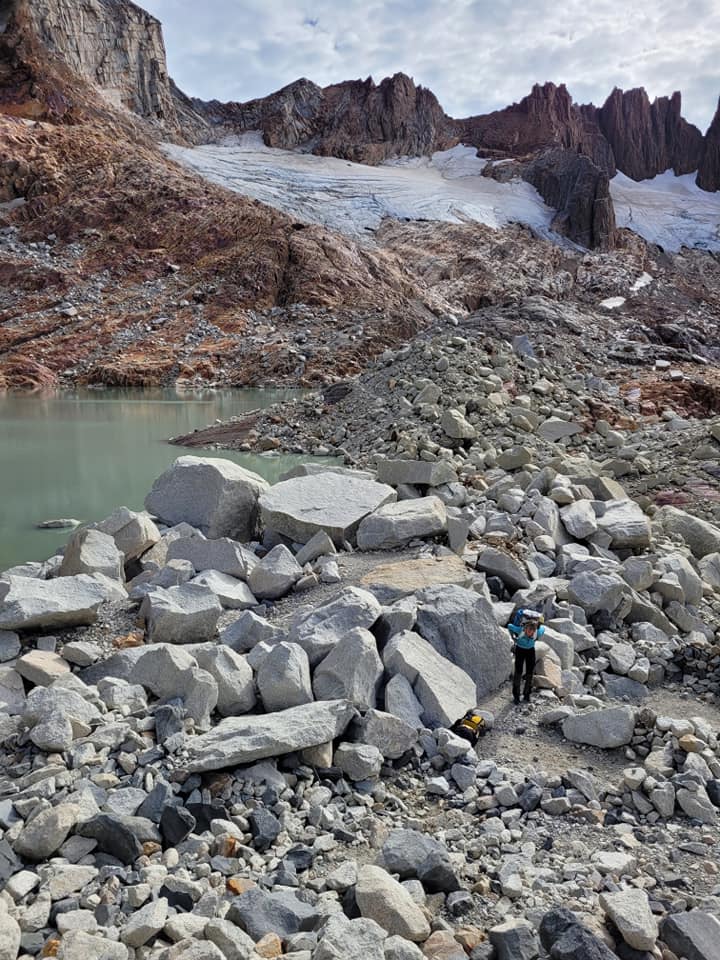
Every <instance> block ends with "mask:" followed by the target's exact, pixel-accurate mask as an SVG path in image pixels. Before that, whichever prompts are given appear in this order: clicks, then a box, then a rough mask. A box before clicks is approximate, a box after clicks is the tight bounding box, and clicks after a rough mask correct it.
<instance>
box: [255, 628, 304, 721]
mask: <svg viewBox="0 0 720 960" xmlns="http://www.w3.org/2000/svg"><path fill="white" fill-rule="evenodd" d="M257 685H258V691H259V693H260V696H261V698H262V702H263V706H264V707H265V709H266V710H267V712H268V713H271V712H274V711H276V710H286V709H288V707H298V706H300V705H301V704H303V703H311V702H312V699H313V692H312V683H311V680H310V662H309V661H308V656H307V654H306V653H305V651H304V650H303V648H302V647H301V646H298V644H297V643H285V642H282V643H278V644H276V645H275V646H274V647H273V648H272V650H270V652H269V653H268V654H267V655H266V656H265V657H264V659H263V661H262V663H261V664H260V668H259V669H258V675H257Z"/></svg>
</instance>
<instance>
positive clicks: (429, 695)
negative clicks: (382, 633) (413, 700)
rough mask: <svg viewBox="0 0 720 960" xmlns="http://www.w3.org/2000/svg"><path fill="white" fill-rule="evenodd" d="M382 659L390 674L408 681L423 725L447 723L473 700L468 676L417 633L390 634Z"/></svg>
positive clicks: (456, 717)
mask: <svg viewBox="0 0 720 960" xmlns="http://www.w3.org/2000/svg"><path fill="white" fill-rule="evenodd" d="M383 662H384V663H385V667H386V669H387V670H388V672H389V673H390V674H391V676H394V675H395V674H401V675H402V676H404V677H405V679H406V680H407V681H408V682H409V683H410V684H411V686H412V689H413V693H414V694H415V696H416V697H417V699H418V700H419V702H420V704H421V705H422V708H423V714H422V719H423V722H424V723H425V724H426V725H427V726H443V727H449V726H451V725H452V724H453V723H454V722H455V721H456V720H457V719H458V718H459V717H461V716H462V715H463V714H464V713H465V712H466V711H467V710H469V709H470V708H471V707H474V706H475V704H476V702H477V691H476V689H475V684H474V682H473V681H472V680H471V678H470V677H469V676H468V675H467V674H466V673H465V672H464V671H463V670H461V669H460V667H457V666H455V664H454V663H451V662H450V660H446V659H445V657H443V656H441V655H440V654H439V653H438V652H437V650H435V648H434V647H433V646H432V645H431V644H429V643H428V642H427V640H423V638H422V637H421V636H419V635H418V634H417V633H413V632H412V631H409V630H407V631H405V632H403V633H399V634H397V635H396V636H394V637H392V638H391V640H390V641H389V642H388V644H387V646H386V647H385V649H384V651H383Z"/></svg>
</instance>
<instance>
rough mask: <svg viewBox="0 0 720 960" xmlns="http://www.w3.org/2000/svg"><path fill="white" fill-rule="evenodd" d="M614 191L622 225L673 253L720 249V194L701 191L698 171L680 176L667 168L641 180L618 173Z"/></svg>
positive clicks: (618, 216) (616, 212) (611, 190)
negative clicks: (698, 182)
mask: <svg viewBox="0 0 720 960" xmlns="http://www.w3.org/2000/svg"><path fill="white" fill-rule="evenodd" d="M610 194H611V196H612V199H613V203H614V204H615V217H616V220H617V224H618V226H620V227H628V228H629V229H630V230H633V231H634V232H635V233H639V234H640V236H641V237H644V238H645V240H647V241H648V242H649V243H656V244H658V246H661V247H662V248H663V249H664V250H667V251H669V252H672V253H676V252H677V251H679V250H680V248H681V247H695V248H698V249H701V250H715V251H717V250H720V193H708V192H707V191H705V190H701V189H700V188H699V187H698V186H697V184H696V183H695V174H694V173H688V174H686V175H685V176H682V177H676V176H675V175H674V174H673V172H672V170H666V171H665V173H661V174H658V176H657V177H654V178H653V179H652V180H641V181H639V182H636V181H635V180H631V179H630V178H629V177H626V176H625V175H624V174H622V173H618V174H617V175H616V176H615V177H613V179H612V180H611V181H610ZM647 282H649V281H647Z"/></svg>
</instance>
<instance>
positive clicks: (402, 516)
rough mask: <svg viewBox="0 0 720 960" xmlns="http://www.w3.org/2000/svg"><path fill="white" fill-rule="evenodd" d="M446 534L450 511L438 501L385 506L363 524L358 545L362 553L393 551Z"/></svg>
mask: <svg viewBox="0 0 720 960" xmlns="http://www.w3.org/2000/svg"><path fill="white" fill-rule="evenodd" d="M445 530H447V511H446V509H445V504H444V503H443V502H442V500H440V499H439V498H438V497H420V498H418V499H417V500H400V501H399V502H398V503H387V504H385V506H383V507H380V508H379V509H378V510H376V511H375V512H374V513H371V514H370V515H369V516H367V517H365V519H364V520H362V521H361V522H360V525H359V527H358V529H357V545H358V548H359V549H360V550H393V549H395V548H396V547H402V546H404V545H405V544H406V543H410V541H411V540H422V539H424V538H426V537H436V536H438V535H439V534H441V533H444V532H445Z"/></svg>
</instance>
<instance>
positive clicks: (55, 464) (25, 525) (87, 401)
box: [0, 389, 307, 571]
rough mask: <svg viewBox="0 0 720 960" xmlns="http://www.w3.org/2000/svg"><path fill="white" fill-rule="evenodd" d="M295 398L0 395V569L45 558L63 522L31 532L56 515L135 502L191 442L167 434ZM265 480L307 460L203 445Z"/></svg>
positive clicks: (101, 511) (96, 516) (252, 394)
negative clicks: (181, 443) (172, 440)
mask: <svg viewBox="0 0 720 960" xmlns="http://www.w3.org/2000/svg"><path fill="white" fill-rule="evenodd" d="M294 396H298V392H297V391H290V390H222V391H205V392H200V393H189V394H186V393H178V392H176V391H175V390H172V389H167V390H137V389H133V390H103V391H97V390H78V391H73V392H58V393H53V394H51V395H49V396H26V395H14V394H8V395H6V396H0V571H2V570H4V569H6V568H7V567H9V566H12V565H14V564H17V563H23V562H25V561H27V560H44V559H46V558H47V557H48V556H50V555H51V554H52V553H54V552H55V550H56V549H57V547H58V546H60V545H61V544H63V543H65V542H66V540H67V538H68V536H69V535H70V531H68V530H37V529H36V528H35V525H36V524H37V523H38V522H40V521H44V520H50V519H55V518H58V517H74V518H75V519H77V520H81V521H88V520H100V519H102V518H103V517H105V516H107V515H108V514H109V513H111V512H112V510H114V508H115V507H117V506H122V505H124V506H128V507H131V508H132V509H142V506H143V500H144V498H145V495H146V493H147V492H148V490H149V489H150V487H151V486H152V482H153V480H154V479H155V477H157V476H159V475H160V474H161V473H162V472H163V470H164V469H165V468H166V467H167V466H168V465H169V464H170V463H172V462H173V460H175V459H176V458H177V457H179V456H182V455H183V453H193V454H195V455H198V456H202V455H203V452H202V451H200V450H198V449H197V448H194V449H193V450H184V449H183V448H181V447H175V446H170V445H169V444H168V443H167V442H166V441H167V438H168V437H172V436H179V435H181V434H186V433H189V432H191V431H192V430H193V429H194V428H196V427H203V426H206V425H207V424H211V423H212V422H213V421H214V420H215V419H216V418H220V419H227V418H228V417H231V416H235V415H238V414H242V413H243V412H246V411H248V410H254V409H257V408H258V407H265V406H269V405H270V404H272V403H276V402H277V401H278V400H284V399H288V398H290V397H294ZM207 456H212V457H227V458H228V459H230V460H234V461H235V462H236V463H239V464H242V466H244V467H247V468H248V469H249V470H253V471H255V472H256V473H259V474H260V475H261V476H263V477H265V479H267V480H269V481H270V482H274V481H276V480H277V479H278V477H279V476H280V474H281V473H283V472H284V471H285V470H288V469H289V468H290V467H291V466H293V465H295V464H296V463H298V462H300V461H302V460H303V459H307V458H306V457H305V458H304V457H298V456H257V455H253V454H243V453H234V452H231V451H225V450H221V451H208V452H207Z"/></svg>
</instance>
